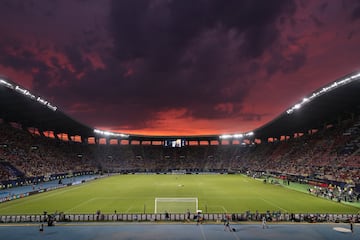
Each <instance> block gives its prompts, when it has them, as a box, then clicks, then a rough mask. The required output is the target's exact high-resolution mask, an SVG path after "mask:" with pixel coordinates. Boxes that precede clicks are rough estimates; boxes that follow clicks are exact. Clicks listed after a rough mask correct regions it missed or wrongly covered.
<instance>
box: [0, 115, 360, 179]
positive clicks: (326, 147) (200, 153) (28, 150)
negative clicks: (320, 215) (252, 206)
mask: <svg viewBox="0 0 360 240" xmlns="http://www.w3.org/2000/svg"><path fill="white" fill-rule="evenodd" d="M0 132H1V134H0V180H4V179H5V180H7V179H13V178H18V177H24V176H26V177H31V176H47V175H51V174H58V173H67V172H72V171H83V170H101V171H106V172H169V171H172V170H186V171H187V172H238V171H242V172H244V171H252V172H262V171H263V172H270V173H278V174H282V175H298V176H302V177H311V178H317V179H326V180H333V181H339V182H348V183H356V184H359V183H360V179H359V177H360V143H359V141H360V121H359V120H347V121H343V122H342V123H341V124H338V125H334V126H328V127H326V128H324V129H319V130H318V131H316V132H315V133H312V134H305V135H303V136H301V137H297V138H291V139H287V140H286V141H274V142H266V143H261V144H253V145H246V146H243V145H239V144H234V145H231V144H230V145H197V146H184V147H164V146H161V145H102V144H85V143H78V142H71V141H62V140H59V139H52V138H47V137H44V136H39V135H36V134H31V133H30V132H28V131H25V130H23V129H21V128H16V127H13V126H11V125H8V124H5V123H1V124H0Z"/></svg>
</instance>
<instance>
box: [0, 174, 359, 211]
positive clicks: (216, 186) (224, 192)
mask: <svg viewBox="0 0 360 240" xmlns="http://www.w3.org/2000/svg"><path fill="white" fill-rule="evenodd" d="M155 198H197V199H198V208H199V209H201V210H202V211H203V212H204V213H244V212H246V211H251V212H255V211H259V212H266V211H268V210H269V211H281V212H282V213H352V214H356V213H358V212H359V211H360V209H359V208H357V207H354V206H350V205H346V204H342V203H338V202H335V201H331V200H327V199H323V198H318V197H315V196H313V195H310V194H307V193H303V192H299V191H295V190H291V189H288V188H286V187H283V186H281V185H273V184H265V183H263V182H262V181H260V180H256V179H253V178H249V177H247V176H243V175H169V174H167V175H165V174H164V175H116V176H111V177H105V178H101V179H97V180H95V181H90V182H87V183H85V184H81V185H76V186H71V187H66V188H62V189H58V190H53V191H49V192H45V193H41V194H37V195H33V196H30V197H26V198H22V199H17V200H13V201H10V202H5V203H1V204H0V215H7V214H42V213H43V212H44V211H47V212H49V213H53V212H64V213H66V214H70V213H86V214H89V213H95V212H96V211H98V210H100V211H101V212H102V213H114V212H115V211H116V212H117V213H154V211H155ZM169 212H171V209H170V210H169ZM179 212H181V213H185V212H186V206H184V209H183V210H179Z"/></svg>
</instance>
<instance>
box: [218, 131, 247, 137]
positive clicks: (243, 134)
mask: <svg viewBox="0 0 360 240" xmlns="http://www.w3.org/2000/svg"><path fill="white" fill-rule="evenodd" d="M253 135H254V132H247V133H237V134H223V135H220V136H219V137H220V139H230V138H236V139H240V138H243V137H251V136H253Z"/></svg>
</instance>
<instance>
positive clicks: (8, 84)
mask: <svg viewBox="0 0 360 240" xmlns="http://www.w3.org/2000/svg"><path fill="white" fill-rule="evenodd" d="M0 84H2V85H4V86H5V87H8V88H10V89H14V86H13V85H12V84H11V83H8V82H7V81H5V80H4V79H0Z"/></svg>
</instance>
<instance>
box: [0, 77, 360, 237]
mask: <svg viewBox="0 0 360 240" xmlns="http://www.w3.org/2000/svg"><path fill="white" fill-rule="evenodd" d="M0 91H1V93H0V97H1V99H0V118H1V119H2V120H1V139H0V182H1V185H0V188H1V191H0V222H1V223H2V224H4V225H5V227H4V226H3V227H2V228H0V231H3V233H2V234H6V233H9V230H8V229H7V227H9V226H13V225H12V224H15V226H19V225H17V224H35V225H36V226H37V225H38V224H44V223H45V225H46V226H53V225H55V224H54V223H55V222H56V225H58V224H60V225H61V223H63V224H65V225H64V226H65V227H64V226H63V227H64V228H66V227H69V225H66V224H74V223H87V224H95V225H92V228H94V229H97V228H99V227H100V229H101V230H97V231H107V232H108V233H109V232H112V231H113V230H104V229H106V228H107V227H109V226H106V227H104V226H101V223H119V222H120V223H136V224H139V223H153V224H155V222H157V223H156V225H155V226H158V225H159V224H158V223H169V222H171V223H181V224H184V223H189V224H191V226H193V225H195V224H196V225H198V224H199V223H200V224H204V225H202V226H204V227H203V228H206V227H207V226H205V224H209V226H212V227H214V226H213V225H210V224H215V226H216V224H217V225H222V224H223V223H225V222H226V221H231V222H232V223H235V224H239V223H255V224H259V225H260V222H261V221H262V219H264V218H265V219H266V220H267V222H268V223H270V222H271V223H274V224H275V223H276V224H279V225H276V226H282V225H281V224H282V223H289V222H291V223H319V222H321V223H331V224H348V223H349V222H353V223H355V224H356V223H358V222H359V221H360V220H359V216H360V178H359V176H360V143H359V140H360V115H359V114H360V98H359V92H360V73H358V72H355V73H351V74H348V75H346V76H344V77H342V78H340V79H337V80H335V81H332V82H330V83H329V84H328V85H326V86H324V87H322V88H320V89H317V90H315V91H314V92H312V93H310V94H309V95H308V96H307V97H305V98H303V99H302V100H300V101H299V102H298V103H297V104H295V105H294V106H290V107H289V108H288V109H287V110H285V111H284V112H283V113H282V114H280V115H279V116H278V117H277V118H275V119H273V120H272V121H271V122H269V123H267V124H265V125H263V126H261V127H259V128H258V129H254V130H253V131H251V132H245V133H237V134H232V135H206V136H145V135H132V134H126V133H113V132H108V131H103V130H100V129H93V128H92V127H89V126H86V125H84V124H82V123H80V122H78V121H76V120H75V119H72V118H71V117H70V116H68V115H66V114H65V113H63V112H61V111H60V110H58V108H57V107H56V103H50V102H49V101H47V100H46V99H43V98H42V97H40V96H38V95H36V94H35V93H32V92H30V91H29V90H27V89H25V88H24V87H22V86H20V85H18V84H17V83H16V82H14V81H12V80H10V79H8V78H6V77H2V78H1V79H0ZM257 222H259V223H257ZM136 224H135V226H137V225H136ZM121 226H122V227H124V225H121ZM132 226H134V225H130V226H128V225H125V228H129V227H130V228H131V227H132ZM145 226H147V225H145ZM160 226H163V225H161V224H160ZM170 226H172V225H170ZM170 226H169V225H168V224H166V225H165V226H163V228H162V230H159V231H160V232H161V231H164V228H169V227H170ZM224 226H225V225H224ZM296 226H297V227H296V228H299V226H298V225H296ZM329 226H330V227H331V226H333V225H329ZM341 226H342V225H341ZM141 227H144V226H143V225H142V226H141ZM301 227H303V225H301ZM170 228H171V227H170ZM220 228H221V227H220ZM25 229H26V230H27V229H28V228H25ZM70 229H71V228H70ZM180 229H181V228H180ZM306 229H307V230H308V231H310V229H311V227H309V226H308V227H306ZM344 229H345V230H347V228H346V227H345V228H344ZM26 230H24V231H25V232H26ZM224 230H225V229H224ZM233 230H234V231H235V232H236V229H235V228H234V229H233ZM62 231H63V232H66V231H71V230H64V229H63V230H62ZM166 231H170V232H171V231H173V230H169V229H168V230H166ZM174 231H176V230H174ZM180 231H181V230H180ZM202 231H203V230H202ZM208 231H211V229H210V230H208ZM251 231H252V230H248V232H249V234H250V233H251ZM291 231H294V229H292V230H291ZM313 231H318V229H315V230H313ZM244 232H245V231H244ZM220 233H221V234H222V232H220ZM220 233H219V234H220ZM330 233H331V232H330ZM330 233H328V234H330ZM24 234H25V235H26V233H24ZM68 234H69V233H68ZM70 234H71V233H70ZM156 234H157V233H154V236H156ZM179 234H180V235H181V233H179ZM203 234H204V233H203ZM234 234H235V233H234ZM242 234H245V233H242ZM273 234H275V233H273ZM276 234H278V233H276ZM276 234H275V235H274V236H277V237H279V236H278V235H276ZM120 236H121V235H120ZM214 236H215V235H214ZM349 236H350V235H349ZM33 237H34V239H35V238H36V236H35V235H34V236H33ZM216 237H222V236H220V235H216ZM234 237H236V239H238V237H237V235H232V236H231V238H234ZM341 237H342V238H343V239H350V238H347V237H348V235H342V236H341ZM139 238H142V239H146V237H145V238H144V236H140V237H139ZM185 238H186V239H187V238H189V236H187V237H185ZM195 238H196V237H195ZM259 238H261V237H259ZM281 238H284V239H286V236H285V237H284V236H282V237H279V239H281ZM342 238H338V239H342ZM9 239H10V238H9ZM44 239H47V238H44ZM59 239H61V237H59ZM77 239H79V238H77ZM203 239H212V238H211V237H204V235H203ZM214 239H215V238H214Z"/></svg>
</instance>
